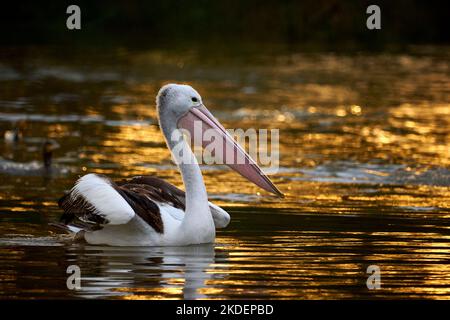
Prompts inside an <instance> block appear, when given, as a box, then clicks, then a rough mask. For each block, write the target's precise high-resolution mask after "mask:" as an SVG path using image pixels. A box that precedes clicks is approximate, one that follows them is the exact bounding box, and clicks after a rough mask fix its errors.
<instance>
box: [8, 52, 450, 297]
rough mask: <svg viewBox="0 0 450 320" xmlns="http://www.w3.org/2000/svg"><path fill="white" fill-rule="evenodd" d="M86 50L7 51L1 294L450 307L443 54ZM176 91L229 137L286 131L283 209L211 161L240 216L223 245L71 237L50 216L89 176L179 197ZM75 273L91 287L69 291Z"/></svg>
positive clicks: (213, 181) (210, 170) (227, 203)
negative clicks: (377, 276)
mask: <svg viewBox="0 0 450 320" xmlns="http://www.w3.org/2000/svg"><path fill="white" fill-rule="evenodd" d="M89 55H90V57H91V59H90V60H89V61H88V62H86V61H85V59H84V57H85V56H86V53H85V52H72V53H67V52H65V53H64V52H63V51H62V52H61V51H60V50H59V49H52V48H41V49H38V48H20V49H17V48H9V49H7V48H3V49H1V50H0V83H1V85H0V133H1V134H2V135H3V132H5V131H6V130H11V129H12V127H13V123H14V122H15V121H18V120H22V119H25V120H26V123H27V125H26V128H25V132H24V138H23V139H22V140H21V141H20V142H18V143H15V144H10V143H6V142H2V143H0V169H1V170H0V178H1V179H2V181H3V182H2V184H0V297H1V298H5V297H12V298H50V297H52V298H70V297H78V298H95V297H104V298H120V299H141V298H142V299H158V298H176V299H180V298H186V299H201V298H220V299H222V298H236V299H239V298H277V299H283V298H296V299H303V298H387V297H399V298H405V297H415V298H449V297H450V269H449V261H450V253H449V249H450V223H449V217H450V206H449V204H450V189H449V188H450V167H449V166H450V87H449V85H448V84H449V83H450V82H449V80H450V79H449V78H450V76H449V75H450V72H449V61H450V60H449V55H450V51H449V50H448V49H447V48H416V49H413V50H411V51H410V52H409V53H408V54H391V53H383V54H351V55H350V54H349V55H342V54H341V55H337V54H332V53H322V54H305V53H277V54H265V53H261V52H258V53H254V54H251V53H246V55H236V56H230V57H226V58H225V57H220V56H214V57H212V56H209V57H208V56H206V57H205V56H202V55H201V54H200V53H194V52H191V53H189V54H188V55H186V54H184V53H178V52H175V51H165V52H163V51H145V52H144V51H136V52H134V51H126V50H123V49H121V50H117V51H114V50H112V51H108V52H89ZM62 56H63V57H62ZM169 81H177V82H181V81H185V82H189V83H191V84H192V85H193V86H194V87H196V88H197V89H198V90H199V91H200V93H201V94H202V95H203V96H204V99H205V103H206V105H207V106H208V108H210V109H211V110H212V111H213V113H214V114H215V115H217V117H218V118H219V119H220V120H221V122H223V123H224V124H225V126H226V127H229V128H243V129H246V128H250V127H253V128H267V129H271V128H277V129H280V169H279V172H278V173H277V174H276V175H275V176H274V178H273V180H274V181H275V183H276V184H277V185H278V186H279V187H280V189H281V190H282V191H283V192H285V194H286V198H285V199H281V200H280V199H278V198H276V197H273V196H271V195H267V194H265V193H264V192H263V191H261V190H259V189H257V187H255V186H253V185H251V184H250V183H247V182H245V181H244V180H243V179H242V178H241V177H240V176H239V175H237V174H235V173H233V172H231V171H228V170H227V169H224V168H222V167H209V166H205V167H204V175H205V182H206V184H207V188H208V191H209V193H210V197H211V199H213V200H214V201H215V202H217V203H218V204H219V205H222V206H224V207H225V208H226V209H227V210H228V211H229V212H230V213H231V215H232V222H231V224H230V226H229V227H228V228H226V229H224V230H220V231H219V232H218V235H217V242H216V244H215V245H205V246H192V247H187V248H176V247H173V248H112V247H99V246H88V245H79V244H77V245H75V244H70V243H68V242H67V240H66V239H64V238H62V236H61V235H58V234H56V233H55V231H54V230H52V229H51V228H50V227H48V222H51V221H55V220H57V219H58V217H59V215H60V211H59V209H58V208H57V205H56V200H57V199H58V198H59V197H60V196H61V194H62V193H63V192H64V190H67V189H68V188H70V187H71V185H72V183H73V181H74V180H75V179H76V177H77V176H79V175H81V174H84V173H86V172H97V173H103V174H108V175H110V176H112V177H113V178H121V177H128V176H132V175H136V174H156V173H157V174H158V175H159V176H160V177H162V178H165V179H167V180H169V181H170V182H172V183H175V184H177V185H181V179H180V177H179V175H178V174H177V172H176V168H175V167H174V165H173V164H172V162H171V160H170V155H169V152H168V150H167V149H166V147H165V144H164V140H163V137H162V135H161V133H160V132H159V128H158V126H157V119H156V113H155V109H154V96H155V94H156V92H157V90H158V89H159V87H160V86H161V85H162V84H164V83H167V82H169ZM46 138H52V139H54V140H56V141H57V142H58V143H59V144H60V146H61V147H60V149H58V150H56V151H55V152H54V157H53V158H54V159H53V160H54V163H53V165H54V167H55V168H57V169H58V170H56V171H55V172H54V174H50V175H40V174H35V171H36V170H29V169H30V168H31V169H33V168H40V167H41V165H42V164H41V162H40V161H41V154H40V148H41V145H42V143H43V141H45V139H46ZM11 168H13V169H14V170H12V169H11ZM60 173H62V174H60ZM236 186H239V188H236ZM73 264H75V265H78V266H80V268H81V272H82V289H81V290H79V291H71V290H68V289H67V287H66V278H67V276H68V275H67V274H66V269H67V267H68V266H69V265H73ZM372 264H376V265H378V266H379V267H380V269H381V277H382V280H381V281H382V288H381V289H380V290H376V291H373V290H368V289H367V287H366V279H367V276H368V275H367V274H366V270H367V267H368V266H369V265H372Z"/></svg>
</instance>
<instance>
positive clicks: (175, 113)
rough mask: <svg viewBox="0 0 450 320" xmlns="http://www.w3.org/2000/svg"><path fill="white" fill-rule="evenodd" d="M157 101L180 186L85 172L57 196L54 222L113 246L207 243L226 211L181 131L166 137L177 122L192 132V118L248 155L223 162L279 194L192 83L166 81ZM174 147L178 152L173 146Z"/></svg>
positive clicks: (226, 220) (226, 216)
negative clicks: (211, 198)
mask: <svg viewBox="0 0 450 320" xmlns="http://www.w3.org/2000/svg"><path fill="white" fill-rule="evenodd" d="M156 106H157V111H158V116H159V125H160V128H161V130H162V133H163V135H164V137H165V140H166V143H167V146H168V148H169V149H170V151H171V153H172V155H173V156H174V158H175V159H176V160H177V161H176V162H177V165H178V168H179V170H180V172H181V175H182V179H183V183H184V187H185V190H186V192H183V191H181V190H180V189H178V188H176V187H175V186H173V185H171V184H169V183H167V182H165V181H163V180H161V179H158V178H155V177H151V176H138V177H134V178H131V179H128V180H124V181H121V182H117V183H114V182H113V181H111V180H110V179H108V178H107V177H105V176H102V175H97V174H87V175H85V176H83V177H81V178H80V179H79V180H78V181H77V182H76V183H75V186H74V187H73V188H72V189H71V191H70V192H69V193H68V194H66V195H65V196H64V197H62V198H61V199H60V200H59V206H60V207H61V208H62V209H63V210H64V214H63V215H62V217H61V222H63V223H64V225H66V226H67V228H68V229H69V230H71V231H76V232H77V234H76V236H75V239H81V240H84V241H86V242H88V243H90V244H105V245H113V246H182V245H191V244H201V243H213V242H214V240H215V235H216V227H217V228H224V227H226V226H227V225H228V223H229V221H230V215H229V214H228V213H227V212H226V211H225V210H223V209H221V208H220V207H218V206H216V205H214V204H212V203H210V202H208V194H207V193H206V188H205V184H204V182H203V177H202V174H201V171H200V167H199V165H198V162H197V160H196V158H195V156H194V154H193V152H192V150H191V148H190V145H189V143H188V142H186V141H185V139H184V138H183V136H182V135H178V137H177V138H176V139H174V138H173V133H174V132H175V131H177V130H178V129H185V130H188V131H189V132H190V133H191V136H193V135H194V134H193V130H194V129H193V128H194V122H196V121H201V123H202V130H203V131H205V130H207V129H214V130H217V132H218V133H219V134H220V136H221V138H222V139H223V142H224V145H226V146H227V147H228V148H229V147H231V148H232V152H233V154H234V156H239V157H244V158H245V159H246V160H247V161H246V162H245V163H244V164H242V163H232V164H227V163H225V164H227V165H228V166H230V167H231V168H232V169H234V170H235V171H237V172H238V173H240V174H241V175H243V176H244V177H246V178H247V179H248V180H250V181H252V182H254V183H255V184H256V185H258V186H260V187H261V188H263V189H265V190H267V191H269V192H272V193H275V194H277V195H278V196H282V193H281V192H280V191H279V190H278V189H277V188H276V187H275V186H274V185H273V183H272V182H271V181H270V179H269V178H268V177H267V176H266V175H265V174H264V173H263V172H262V170H261V169H260V168H259V167H258V165H257V164H256V163H255V162H254V161H253V160H252V159H251V158H250V156H249V155H247V153H246V152H245V151H244V150H243V149H242V148H241V147H240V146H239V145H238V144H237V143H236V142H235V141H234V140H233V138H232V137H231V136H230V135H229V134H228V133H227V132H226V131H225V129H224V127H223V126H222V125H221V124H220V123H219V122H218V121H217V120H216V119H215V118H214V117H213V115H212V114H211V113H210V112H209V111H208V109H206V107H205V106H204V105H203V103H202V98H201V97H200V95H199V94H198V92H197V91H196V90H194V89H193V88H192V87H190V86H188V85H178V84H168V85H165V86H164V87H162V88H161V89H160V91H159V93H158V95H157V97H156ZM180 147H181V150H180ZM175 148H178V151H181V152H179V153H176V152H175V151H174V149H175ZM180 154H181V155H182V157H183V160H181V159H180ZM241 159H242V158H241ZM180 160H181V161H180ZM186 160H187V161H186ZM77 221H78V223H77ZM80 222H81V223H80ZM74 226H75V228H74ZM80 226H81V228H80ZM86 227H87V228H86Z"/></svg>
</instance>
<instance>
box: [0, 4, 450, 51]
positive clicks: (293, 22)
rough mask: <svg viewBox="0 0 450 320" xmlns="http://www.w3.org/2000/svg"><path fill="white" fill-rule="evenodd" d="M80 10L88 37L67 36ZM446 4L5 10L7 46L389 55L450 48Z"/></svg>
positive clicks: (0, 18)
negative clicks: (279, 48) (369, 22)
mask: <svg viewBox="0 0 450 320" xmlns="http://www.w3.org/2000/svg"><path fill="white" fill-rule="evenodd" d="M70 4H77V5H79V6H80V7H81V18H82V30H81V31H70V30H68V29H67V28H66V19H67V17H68V16H69V15H68V14H66V8H67V6H68V5H70ZM370 4H377V5H379V6H380V7H381V16H382V17H381V23H382V29H381V30H374V31H370V30H368V29H367V28H366V19H367V17H368V15H367V14H366V8H367V7H368V6H369V5H370ZM449 20H450V19H449V10H448V8H447V5H446V1H424V0H412V1H407V0H396V1H394V0H390V1H388V0H377V1H373V0H371V1H366V0H362V1H342V0H341V1H339V0H306V1H294V0H281V1H260V0H248V1H243V0H227V1H225V0H213V1H211V0H197V1H195V0H191V1H186V0H158V1H149V0H147V1H122V2H119V1H92V0H91V1H73V0H72V1H15V2H9V3H2V5H1V10H0V30H1V44H2V45H18V44H19V45H22V44H24V45H37V44H69V43H70V44H72V45H101V46H109V45H111V46H118V45H123V46H135V47H144V48H151V47H160V46H170V47H172V46H197V47H200V48H201V47H202V46H206V45H215V46H219V47H220V46H223V47H242V46H261V47H264V46H271V45H274V44H279V45H283V46H288V47H297V46H300V47H312V48H319V49H324V48H329V49H339V48H355V47H356V48H361V47H363V48H364V47H368V48H381V49H383V48H385V47H386V46H400V47H401V46H403V45H410V44H448V43H449V42H450V41H449V32H448V29H449V28H448V27H449V26H448V24H449Z"/></svg>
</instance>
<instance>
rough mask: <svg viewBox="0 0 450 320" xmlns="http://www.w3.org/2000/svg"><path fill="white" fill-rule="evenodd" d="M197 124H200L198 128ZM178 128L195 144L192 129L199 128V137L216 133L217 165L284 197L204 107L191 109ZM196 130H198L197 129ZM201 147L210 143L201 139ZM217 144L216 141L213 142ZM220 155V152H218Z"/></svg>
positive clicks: (180, 121)
mask: <svg viewBox="0 0 450 320" xmlns="http://www.w3.org/2000/svg"><path fill="white" fill-rule="evenodd" d="M199 124H201V125H200V126H199ZM178 127H179V128H182V129H185V130H187V131H188V132H189V133H190V137H191V142H195V140H194V139H195V134H197V133H196V132H195V130H194V128H196V127H197V128H201V134H202V136H201V137H204V133H205V132H206V131H207V130H210V129H213V130H216V131H217V134H215V136H219V137H220V139H222V141H221V142H222V144H220V145H221V146H222V148H223V150H222V151H223V152H222V153H221V154H218V153H217V152H215V153H214V156H215V160H216V162H218V163H221V164H226V165H227V166H229V167H230V168H232V169H233V170H235V171H236V172H238V173H239V174H240V175H242V176H243V177H245V178H246V179H248V180H249V181H251V182H253V183H254V184H256V185H257V186H259V187H260V188H263V189H264V190H266V191H269V192H272V193H274V194H276V195H277V196H279V197H284V195H283V193H281V191H280V190H278V188H277V187H276V186H275V185H274V184H273V183H272V181H270V179H269V177H267V175H266V174H265V173H264V172H263V171H262V170H261V168H260V167H259V166H258V165H257V164H256V162H255V161H254V160H253V159H252V158H251V157H250V156H249V155H248V154H247V152H245V150H244V149H243V148H242V147H241V146H240V145H239V144H238V143H237V142H236V141H235V140H234V139H233V137H232V136H231V135H230V134H229V133H228V132H227V131H226V130H225V128H224V127H223V126H222V125H221V124H220V122H219V121H218V120H217V119H216V118H215V117H214V116H213V115H212V114H211V112H209V110H208V109H207V108H206V107H205V106H204V105H200V106H199V107H193V108H191V109H190V110H189V112H187V113H186V114H185V115H183V116H182V117H181V118H180V119H179V120H178ZM197 130H198V129H197ZM201 141H202V146H203V147H204V148H205V147H206V146H208V145H209V144H210V143H211V141H205V139H203V138H202V139H201ZM214 142H217V141H214ZM219 153H220V152H219Z"/></svg>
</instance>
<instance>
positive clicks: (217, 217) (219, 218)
mask: <svg viewBox="0 0 450 320" xmlns="http://www.w3.org/2000/svg"><path fill="white" fill-rule="evenodd" d="M118 185H119V186H126V185H140V186H146V187H148V188H150V189H151V190H152V191H153V197H152V199H153V200H155V201H157V202H159V203H166V204H169V205H171V206H172V207H175V208H177V209H181V210H182V211H183V212H184V211H185V210H186V194H185V192H184V191H183V190H181V189H178V188H177V187H175V186H174V185H173V184H170V183H168V182H166V181H164V180H162V179H159V178H157V177H154V176H137V177H133V178H131V179H129V180H123V181H122V182H119V183H118ZM209 208H210V210H211V215H212V217H213V220H214V224H215V226H216V228H225V227H226V226H227V225H228V224H229V222H230V215H229V214H228V212H226V211H225V210H223V209H222V208H220V207H219V206H217V205H215V204H213V203H211V202H209ZM174 218H177V217H174ZM179 218H180V217H179Z"/></svg>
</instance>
